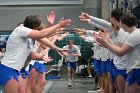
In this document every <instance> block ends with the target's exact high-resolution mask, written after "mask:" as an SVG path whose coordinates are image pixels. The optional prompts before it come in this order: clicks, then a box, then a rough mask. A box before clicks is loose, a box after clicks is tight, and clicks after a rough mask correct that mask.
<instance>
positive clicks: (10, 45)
mask: <svg viewBox="0 0 140 93" xmlns="http://www.w3.org/2000/svg"><path fill="white" fill-rule="evenodd" d="M31 31H32V29H30V28H27V27H24V26H23V24H22V25H19V26H18V27H16V28H15V29H14V31H13V32H12V34H11V35H10V36H9V39H8V41H7V45H6V52H5V56H4V57H3V58H2V60H1V64H0V85H5V84H6V83H7V82H8V81H9V80H10V79H11V78H14V79H15V80H16V81H17V82H18V76H19V71H20V70H21V69H22V67H23V66H24V64H25V61H26V60H27V57H28V56H29V54H30V52H31V45H32V44H31V42H30V41H29V39H28V37H27V36H28V34H29V33H30V32H31Z"/></svg>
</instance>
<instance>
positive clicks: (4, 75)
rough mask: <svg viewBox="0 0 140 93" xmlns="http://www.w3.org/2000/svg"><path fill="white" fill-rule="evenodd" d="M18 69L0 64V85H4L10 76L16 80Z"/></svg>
mask: <svg viewBox="0 0 140 93" xmlns="http://www.w3.org/2000/svg"><path fill="white" fill-rule="evenodd" d="M18 76H19V71H17V70H15V69H13V68H10V67H7V66H5V65H3V64H0V85H5V84H6V83H7V82H8V81H9V80H10V79H11V78H14V79H15V80H16V81H17V82H18Z"/></svg>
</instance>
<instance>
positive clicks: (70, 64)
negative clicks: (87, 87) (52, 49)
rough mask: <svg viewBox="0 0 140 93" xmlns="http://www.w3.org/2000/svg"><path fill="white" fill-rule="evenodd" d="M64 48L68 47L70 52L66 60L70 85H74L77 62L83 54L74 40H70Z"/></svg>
mask: <svg viewBox="0 0 140 93" xmlns="http://www.w3.org/2000/svg"><path fill="white" fill-rule="evenodd" d="M63 49H68V50H69V51H68V53H67V55H66V56H65V60H66V62H67V68H68V87H72V84H73V85H74V76H75V71H76V67H77V65H76V62H77V61H78V57H80V56H81V53H80V49H79V48H78V47H77V46H76V45H74V41H73V40H69V41H68V45H66V46H64V47H63Z"/></svg>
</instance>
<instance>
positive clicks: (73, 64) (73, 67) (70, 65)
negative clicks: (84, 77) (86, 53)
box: [67, 61, 76, 70]
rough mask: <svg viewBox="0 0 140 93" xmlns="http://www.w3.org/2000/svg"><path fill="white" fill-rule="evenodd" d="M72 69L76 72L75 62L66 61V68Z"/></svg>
mask: <svg viewBox="0 0 140 93" xmlns="http://www.w3.org/2000/svg"><path fill="white" fill-rule="evenodd" d="M68 66H69V67H70V68H72V69H73V70H76V62H69V61H67V67H68Z"/></svg>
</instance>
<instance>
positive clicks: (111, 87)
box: [108, 72, 115, 93]
mask: <svg viewBox="0 0 140 93" xmlns="http://www.w3.org/2000/svg"><path fill="white" fill-rule="evenodd" d="M108 81H109V93H115V92H114V85H113V82H112V78H111V74H110V72H109V73H108Z"/></svg>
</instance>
